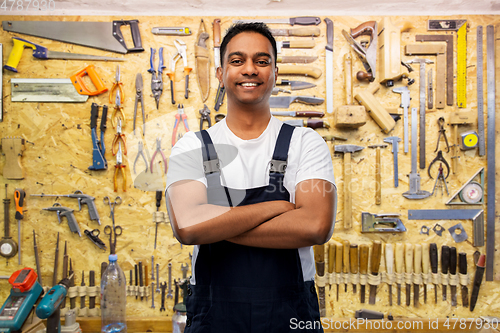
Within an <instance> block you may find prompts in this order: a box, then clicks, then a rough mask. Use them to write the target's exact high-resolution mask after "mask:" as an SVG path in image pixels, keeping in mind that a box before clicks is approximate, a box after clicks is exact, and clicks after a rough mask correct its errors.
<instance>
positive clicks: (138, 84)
mask: <svg viewBox="0 0 500 333" xmlns="http://www.w3.org/2000/svg"><path fill="white" fill-rule="evenodd" d="M142 88H143V85H142V75H141V73H137V76H136V77H135V106H134V135H135V118H136V117H137V104H138V103H139V102H140V103H141V109H142V136H144V135H145V134H146V117H145V115H144V96H143V94H142Z"/></svg>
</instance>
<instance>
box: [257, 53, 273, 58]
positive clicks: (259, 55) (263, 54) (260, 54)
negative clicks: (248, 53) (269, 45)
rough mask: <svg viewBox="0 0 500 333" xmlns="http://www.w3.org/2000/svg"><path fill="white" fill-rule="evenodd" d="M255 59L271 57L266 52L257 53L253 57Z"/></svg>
mask: <svg viewBox="0 0 500 333" xmlns="http://www.w3.org/2000/svg"><path fill="white" fill-rule="evenodd" d="M255 56H256V57H268V58H271V55H270V54H269V53H267V52H259V53H257V54H256V55H255Z"/></svg>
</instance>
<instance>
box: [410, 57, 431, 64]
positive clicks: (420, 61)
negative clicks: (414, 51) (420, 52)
mask: <svg viewBox="0 0 500 333" xmlns="http://www.w3.org/2000/svg"><path fill="white" fill-rule="evenodd" d="M406 63H408V64H433V63H434V61H432V60H429V59H424V58H415V59H412V60H408V61H407V62H406Z"/></svg>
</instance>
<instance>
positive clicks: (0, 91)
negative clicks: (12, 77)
mask: <svg viewBox="0 0 500 333" xmlns="http://www.w3.org/2000/svg"><path fill="white" fill-rule="evenodd" d="M0 61H1V63H2V64H3V44H1V43H0ZM2 121H3V70H0V122H2Z"/></svg>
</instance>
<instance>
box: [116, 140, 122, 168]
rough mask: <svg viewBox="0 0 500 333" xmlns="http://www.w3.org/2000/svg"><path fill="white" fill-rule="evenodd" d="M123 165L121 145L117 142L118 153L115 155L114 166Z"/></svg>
mask: <svg viewBox="0 0 500 333" xmlns="http://www.w3.org/2000/svg"><path fill="white" fill-rule="evenodd" d="M122 163H123V155H122V143H121V141H119V142H118V153H116V164H117V165H122Z"/></svg>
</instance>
